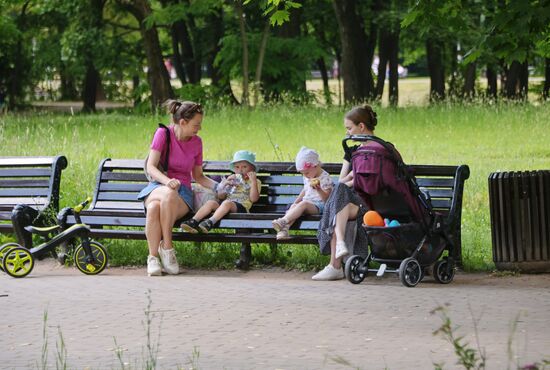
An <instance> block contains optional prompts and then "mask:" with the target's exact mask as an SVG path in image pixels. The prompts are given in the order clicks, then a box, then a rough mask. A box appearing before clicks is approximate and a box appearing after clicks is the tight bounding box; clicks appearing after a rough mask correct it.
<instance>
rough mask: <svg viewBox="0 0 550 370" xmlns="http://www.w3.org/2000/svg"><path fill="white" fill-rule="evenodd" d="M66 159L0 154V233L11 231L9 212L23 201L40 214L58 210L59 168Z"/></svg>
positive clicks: (62, 166) (62, 167) (60, 168)
mask: <svg viewBox="0 0 550 370" xmlns="http://www.w3.org/2000/svg"><path fill="white" fill-rule="evenodd" d="M66 167H67V158H65V157H64V156H56V157H0V233H12V232H13V227H12V224H11V221H10V220H11V213H12V210H13V207H14V206H15V205H17V204H25V205H27V206H30V207H32V208H34V209H36V210H37V211H39V212H41V213H45V212H51V214H52V215H53V216H54V217H55V215H56V214H57V212H58V211H59V185H60V182H61V171H62V170H64V169H65V168H66Z"/></svg>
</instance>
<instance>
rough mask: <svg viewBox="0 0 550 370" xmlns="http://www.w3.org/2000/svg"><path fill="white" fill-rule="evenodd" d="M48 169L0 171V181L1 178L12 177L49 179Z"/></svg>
mask: <svg viewBox="0 0 550 370" xmlns="http://www.w3.org/2000/svg"><path fill="white" fill-rule="evenodd" d="M51 172H52V171H51V169H50V168H44V169H43V168H26V169H19V168H9V169H4V168H2V169H0V179H1V178H10V177H11V178H13V177H29V178H32V177H46V178H49V177H50V175H51Z"/></svg>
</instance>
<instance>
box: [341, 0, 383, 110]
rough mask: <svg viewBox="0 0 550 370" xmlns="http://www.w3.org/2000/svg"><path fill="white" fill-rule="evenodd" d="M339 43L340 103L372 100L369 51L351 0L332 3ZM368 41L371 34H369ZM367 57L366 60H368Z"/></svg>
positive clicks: (361, 25) (372, 83) (359, 18)
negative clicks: (340, 50)
mask: <svg viewBox="0 0 550 370" xmlns="http://www.w3.org/2000/svg"><path fill="white" fill-rule="evenodd" d="M332 4H333V7H334V11H335V13H336V19H337V21H338V25H339V31H340V40H341V44H342V68H341V71H342V78H343V80H344V100H345V102H347V103H353V102H362V101H365V100H368V99H372V98H374V95H375V91H374V80H373V78H372V73H371V65H372V50H368V47H369V44H368V41H367V37H366V35H365V29H364V26H363V19H362V17H360V16H359V14H358V13H357V9H356V2H355V1H354V0H333V3H332ZM370 36H371V38H372V36H373V35H372V33H371V35H370ZM369 55H370V58H369Z"/></svg>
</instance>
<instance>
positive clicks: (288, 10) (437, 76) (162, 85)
mask: <svg viewBox="0 0 550 370" xmlns="http://www.w3.org/2000/svg"><path fill="white" fill-rule="evenodd" d="M0 34H1V35H2V37H1V38H0V95H1V96H2V100H4V101H5V105H6V106H7V108H8V109H9V110H14V109H17V108H18V107H24V106H25V105H26V104H27V103H28V102H30V101H32V100H34V99H37V94H38V95H42V97H43V98H44V99H48V100H75V99H78V100H81V101H82V102H83V109H84V110H86V111H94V110H95V109H96V101H97V100H98V99H104V98H107V99H111V100H123V101H132V102H133V103H134V105H135V106H136V107H141V108H142V109H143V108H146V109H149V108H152V109H155V108H156V107H158V106H159V105H160V104H161V103H162V102H163V101H164V100H166V99H167V98H171V97H176V96H177V97H182V98H193V99H197V100H210V101H216V102H221V103H224V104H241V105H244V106H250V105H252V106H257V105H259V104H266V103H276V102H290V103H307V102H311V101H312V100H313V99H315V98H314V97H313V96H312V95H311V94H310V93H309V92H308V91H307V89H306V80H307V79H308V78H309V76H310V74H311V70H318V71H319V72H320V77H321V79H322V81H323V88H324V94H323V97H322V101H321V102H320V103H322V104H333V103H334V100H335V99H334V96H332V95H331V93H330V90H329V79H330V78H331V76H332V77H334V76H333V73H331V72H332V66H333V65H338V66H339V67H340V69H339V70H336V71H334V72H337V75H338V77H339V78H341V80H342V85H343V102H345V103H352V102H353V103H357V102H371V103H372V102H376V101H378V100H380V99H381V98H382V96H383V94H384V93H385V92H386V93H388V95H389V103H390V104H391V105H397V102H398V96H399V83H398V71H397V66H398V63H401V64H405V65H409V66H416V67H420V69H421V68H422V67H424V68H425V73H426V75H428V76H429V78H430V90H429V98H430V101H431V102H434V103H435V102H439V101H449V100H451V101H466V100H472V99H474V98H482V99H493V100H495V99H509V100H519V101H524V100H526V99H527V97H528V92H529V75H530V73H531V72H532V71H534V72H535V73H538V74H539V75H543V76H544V81H543V83H541V84H540V85H538V86H531V89H533V88H534V89H536V90H538V92H540V96H541V98H542V99H547V98H548V95H549V88H550V82H549V81H550V1H548V0H421V1H414V2H413V1H405V0H387V1H386V0H362V1H357V0H293V1H291V0H286V1H285V0H245V1H242V0H136V1H129V0H36V1H30V0H27V1H24V0H0ZM375 56H378V59H379V64H378V69H377V70H376V71H373V70H372V68H371V65H372V62H373V59H374V58H375ZM334 61H336V63H334ZM482 76H483V77H486V81H487V84H486V86H482V85H481V84H480V77H482ZM386 78H387V79H388V83H385V82H386ZM499 79H500V81H499Z"/></svg>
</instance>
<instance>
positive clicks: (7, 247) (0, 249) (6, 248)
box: [0, 243, 21, 271]
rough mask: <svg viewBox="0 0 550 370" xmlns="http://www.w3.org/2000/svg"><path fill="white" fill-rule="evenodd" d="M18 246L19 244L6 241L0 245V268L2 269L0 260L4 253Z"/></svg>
mask: <svg viewBox="0 0 550 370" xmlns="http://www.w3.org/2000/svg"><path fill="white" fill-rule="evenodd" d="M18 247H21V246H20V245H19V244H17V243H6V244H2V245H1V246H0V270H2V271H4V267H2V261H3V260H4V255H5V254H6V253H8V251H9V250H10V249H12V248H18Z"/></svg>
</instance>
